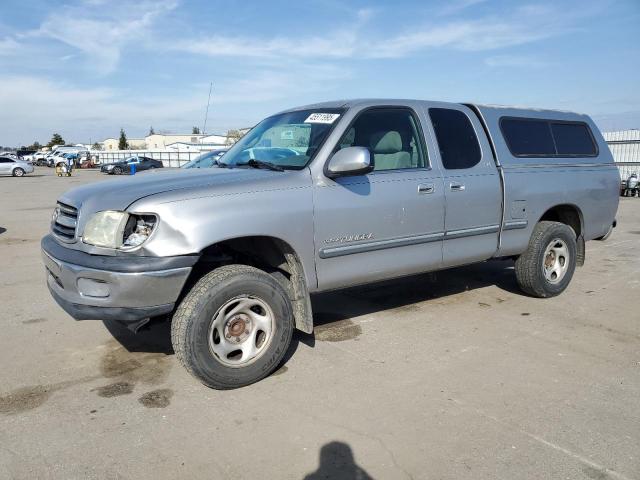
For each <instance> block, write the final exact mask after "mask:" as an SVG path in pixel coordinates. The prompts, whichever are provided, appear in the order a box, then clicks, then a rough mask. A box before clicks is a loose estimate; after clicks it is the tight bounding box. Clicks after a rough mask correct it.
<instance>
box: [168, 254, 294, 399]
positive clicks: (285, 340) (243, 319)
mask: <svg viewBox="0 0 640 480" xmlns="http://www.w3.org/2000/svg"><path fill="white" fill-rule="evenodd" d="M293 323H294V322H293V309H292V307H291V302H290V301H289V297H288V295H287V293H286V292H285V290H284V289H283V287H282V286H281V285H280V284H279V283H278V281H277V280H275V279H274V278H273V277H272V276H271V275H268V274H267V273H265V272H263V271H261V270H258V269H257V268H254V267H249V266H246V265H226V266H223V267H220V268H217V269H215V270H214V271H212V272H210V273H208V274H207V275H205V276H204V277H202V278H201V279H200V280H199V281H198V282H197V283H196V284H195V286H194V287H193V288H192V289H191V291H190V292H189V293H188V294H187V296H186V297H185V298H184V300H183V301H182V302H181V303H180V306H179V307H178V309H177V310H176V313H175V315H174V316H173V320H172V324H171V341H172V343H173V349H174V351H175V352H176V356H177V357H178V360H180V362H181V363H182V365H183V366H184V367H185V368H186V369H187V370H188V371H189V373H191V374H192V375H193V376H194V377H196V378H197V379H198V380H200V381H201V382H202V383H203V384H205V385H207V386H208V387H211V388H216V389H231V388H237V387H242V386H245V385H249V384H251V383H254V382H257V381H258V380H260V379H262V378H264V377H266V376H267V375H268V374H269V373H271V372H272V371H273V370H274V369H275V368H276V367H277V366H278V364H279V363H280V361H282V358H283V357H284V354H285V353H286V351H287V348H288V346H289V343H290V342H291V335H292V332H293Z"/></svg>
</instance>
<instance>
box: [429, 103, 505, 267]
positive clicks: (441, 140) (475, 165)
mask: <svg viewBox="0 0 640 480" xmlns="http://www.w3.org/2000/svg"><path fill="white" fill-rule="evenodd" d="M428 112H429V118H430V119H431V124H432V127H433V130H434V134H435V135H434V136H435V138H436V143H437V145H438V151H439V154H440V161H441V163H442V167H443V170H442V172H443V177H444V193H445V236H444V245H443V263H444V266H455V265H462V264H466V263H470V262H476V261H481V260H486V259H488V258H490V257H492V256H493V254H494V253H495V252H496V250H497V248H498V231H499V230H500V219H501V215H502V189H501V183H500V177H499V174H498V169H497V168H496V165H495V161H494V160H493V155H492V152H491V148H490V145H489V142H488V140H487V138H486V135H485V134H484V131H483V129H482V126H481V125H480V122H479V121H478V119H477V118H476V117H475V115H474V114H473V112H471V111H470V110H469V109H468V108H467V107H464V106H462V105H460V106H459V108H457V107H456V106H451V107H447V108H429V109H428Z"/></svg>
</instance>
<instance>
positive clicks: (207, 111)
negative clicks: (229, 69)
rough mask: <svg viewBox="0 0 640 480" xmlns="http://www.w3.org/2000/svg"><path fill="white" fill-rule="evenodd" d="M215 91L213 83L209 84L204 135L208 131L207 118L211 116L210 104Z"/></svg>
mask: <svg viewBox="0 0 640 480" xmlns="http://www.w3.org/2000/svg"><path fill="white" fill-rule="evenodd" d="M212 89H213V82H211V83H210V84H209V99H208V100H207V110H206V112H205V114H204V126H203V127H202V134H203V135H204V134H205V131H206V130H207V117H208V116H209V104H210V103H211V90H212Z"/></svg>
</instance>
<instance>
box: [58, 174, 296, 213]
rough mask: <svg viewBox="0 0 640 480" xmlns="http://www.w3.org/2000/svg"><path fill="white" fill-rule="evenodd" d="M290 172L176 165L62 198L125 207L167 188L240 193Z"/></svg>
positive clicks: (80, 204)
mask: <svg viewBox="0 0 640 480" xmlns="http://www.w3.org/2000/svg"><path fill="white" fill-rule="evenodd" d="M286 175H287V172H274V171H270V170H257V169H247V168H233V169H226V168H211V169H198V168H194V169H176V170H172V171H168V172H162V173H159V172H158V173H155V174H154V175H140V176H138V175H134V176H127V177H123V178H118V179H110V180H105V181H102V182H97V183H92V184H89V185H83V186H81V187H76V188H73V189H71V190H69V191H67V192H66V193H64V194H63V195H62V196H61V197H60V201H61V202H63V203H66V204H68V205H72V206H74V207H76V208H77V209H79V210H80V209H82V211H83V213H91V212H97V211H100V210H125V209H126V208H127V207H128V206H129V205H131V204H132V203H133V202H135V201H136V200H140V199H142V198H145V197H148V196H150V195H157V194H161V193H166V192H178V191H181V190H182V191H185V195H186V192H188V191H190V190H201V189H208V188H212V189H213V188H216V187H222V186H225V187H226V188H231V189H233V190H234V191H236V192H237V193H242V192H246V191H250V190H252V184H253V182H256V181H260V180H268V179H272V178H274V177H282V176H286Z"/></svg>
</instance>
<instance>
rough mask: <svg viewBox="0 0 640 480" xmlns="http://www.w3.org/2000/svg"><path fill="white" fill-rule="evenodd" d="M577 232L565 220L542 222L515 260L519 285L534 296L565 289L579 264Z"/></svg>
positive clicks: (559, 291) (544, 295)
mask: <svg viewBox="0 0 640 480" xmlns="http://www.w3.org/2000/svg"><path fill="white" fill-rule="evenodd" d="M576 252H577V247H576V234H575V232H574V231H573V229H572V228H571V227H569V226H567V225H565V224H564V223H558V222H546V221H545V222H539V223H538V224H537V225H536V226H535V228H534V229H533V233H532V235H531V239H530V240H529V247H528V248H527V250H526V251H525V252H524V253H523V254H522V255H520V257H518V259H517V260H516V264H515V271H516V279H517V280H518V285H519V286H520V288H521V289H522V290H523V291H525V292H526V293H528V294H530V295H533V296H534V297H540V298H546V297H554V296H556V295H559V294H560V293H562V292H563V291H564V290H565V289H566V288H567V286H568V285H569V282H571V278H572V277H573V272H574V271H575V268H576Z"/></svg>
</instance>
